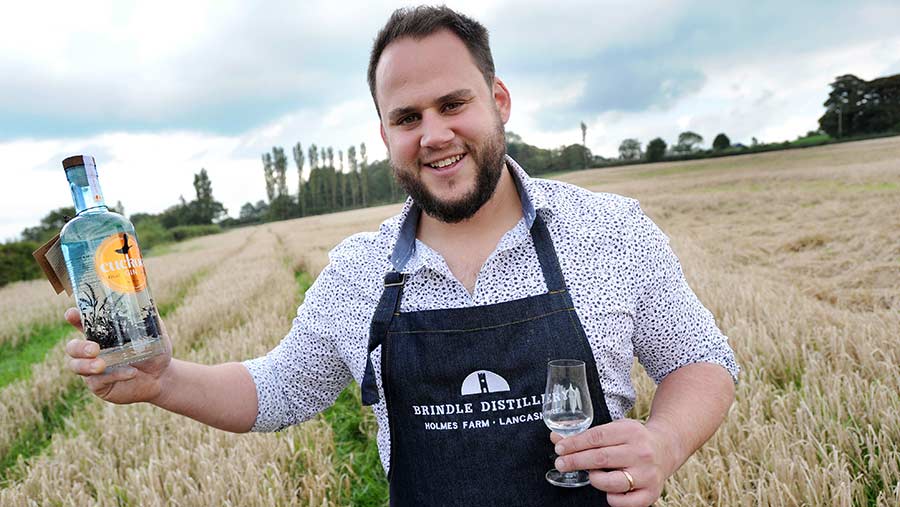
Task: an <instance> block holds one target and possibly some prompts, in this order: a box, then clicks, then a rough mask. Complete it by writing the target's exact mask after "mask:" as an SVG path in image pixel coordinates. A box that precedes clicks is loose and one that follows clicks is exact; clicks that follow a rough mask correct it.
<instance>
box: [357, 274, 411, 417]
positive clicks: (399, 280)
mask: <svg viewBox="0 0 900 507" xmlns="http://www.w3.org/2000/svg"><path fill="white" fill-rule="evenodd" d="M406 278H407V275H406V274H405V273H398V272H396V271H391V272H390V273H388V274H386V275H384V292H382V293H381V300H380V301H378V306H377V307H376V308H375V315H373V316H372V324H371V325H370V326H369V350H368V353H367V354H366V372H365V374H364V375H363V383H362V386H360V389H361V394H362V403H363V405H374V404H376V403H378V398H379V397H378V384H377V383H376V381H375V367H374V366H373V365H372V351H373V350H375V349H376V348H378V346H379V345H381V344H383V343H384V338H385V337H386V336H387V333H388V330H389V329H390V328H391V320H392V319H393V318H394V313H395V312H397V310H398V309H399V308H400V296H401V294H402V293H403V285H404V284H406Z"/></svg>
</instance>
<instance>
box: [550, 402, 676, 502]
mask: <svg viewBox="0 0 900 507" xmlns="http://www.w3.org/2000/svg"><path fill="white" fill-rule="evenodd" d="M550 440H551V441H553V443H554V444H556V454H558V455H559V458H558V459H557V460H556V469H557V470H559V471H560V472H571V471H574V470H588V471H589V472H590V477H591V485H592V486H593V487H595V488H597V489H599V490H602V491H606V493H607V496H606V497H607V501H608V502H609V505H610V506H611V507H646V506H648V505H650V504H652V503H653V502H655V501H656V500H657V499H658V498H659V495H660V493H662V489H663V483H664V482H665V481H666V479H667V478H668V477H669V476H670V475H671V474H672V473H674V471H675V470H674V469H675V466H676V465H675V464H674V462H675V461H676V458H675V457H674V455H673V454H674V453H673V452H672V449H670V447H669V446H670V445H671V443H670V439H668V438H666V436H665V435H664V434H663V433H662V431H661V430H660V431H654V429H653V428H651V427H648V426H645V425H644V424H641V423H640V422H639V421H635V420H633V419H620V420H617V421H613V422H611V423H607V424H603V425H600V426H595V427H593V428H589V429H588V430H587V431H585V432H583V433H580V434H578V435H574V436H571V437H569V438H562V437H561V436H560V435H559V434H557V433H551V435H550ZM623 471H624V472H623ZM629 479H631V480H630V481H629ZM632 482H633V484H632Z"/></svg>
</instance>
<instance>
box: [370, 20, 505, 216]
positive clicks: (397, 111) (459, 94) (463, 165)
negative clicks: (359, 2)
mask: <svg viewBox="0 0 900 507" xmlns="http://www.w3.org/2000/svg"><path fill="white" fill-rule="evenodd" d="M375 76H376V79H375V82H376V97H377V99H378V105H379V109H380V111H381V137H382V139H384V143H385V146H387V149H388V154H389V156H390V159H391V166H392V167H393V168H394V174H395V175H396V177H397V180H398V181H399V182H400V184H401V185H402V186H403V188H404V190H406V191H407V192H408V193H409V194H410V195H411V196H412V198H413V199H414V200H415V201H416V203H417V204H418V205H419V206H420V207H421V208H422V210H423V211H425V212H426V213H428V214H429V215H430V216H432V217H434V218H437V219H438V220H442V221H444V222H449V223H454V222H459V221H461V220H465V219H467V218H469V217H471V216H472V215H473V214H475V212H476V211H478V209H480V208H481V206H482V205H483V204H484V203H485V202H487V200H488V199H490V197H491V195H493V192H494V189H495V188H496V186H497V181H498V180H499V178H500V174H501V171H502V169H503V167H504V164H503V155H504V154H505V153H506V141H505V137H504V131H503V124H504V123H506V121H507V120H508V119H509V106H510V100H509V92H508V91H507V90H506V87H505V86H504V85H503V83H502V82H500V80H499V79H496V78H495V79H494V82H493V86H492V87H488V86H487V83H485V80H484V77H483V76H482V74H481V72H480V71H479V70H478V67H477V66H476V65H475V63H474V61H473V60H472V56H471V55H470V54H469V51H468V49H467V48H466V46H465V44H464V43H463V42H462V41H461V40H460V39H459V38H458V37H456V35H454V34H453V33H452V32H450V31H447V30H442V31H439V32H436V33H434V34H432V35H429V36H428V37H426V38H424V39H421V40H415V39H412V38H408V37H407V38H402V39H398V40H396V41H394V42H392V43H391V44H390V45H388V47H387V48H385V50H384V52H383V53H382V54H381V59H380V60H379V62H378V67H377V69H376V73H375Z"/></svg>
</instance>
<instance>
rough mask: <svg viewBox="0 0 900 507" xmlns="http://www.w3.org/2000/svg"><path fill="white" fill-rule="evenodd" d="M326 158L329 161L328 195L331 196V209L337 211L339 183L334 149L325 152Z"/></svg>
mask: <svg viewBox="0 0 900 507" xmlns="http://www.w3.org/2000/svg"><path fill="white" fill-rule="evenodd" d="M325 157H326V158H327V159H328V193H329V195H330V196H331V209H332V210H335V209H337V196H338V181H337V172H335V170H334V149H333V148H332V147H331V146H329V147H328V148H327V149H326V150H325Z"/></svg>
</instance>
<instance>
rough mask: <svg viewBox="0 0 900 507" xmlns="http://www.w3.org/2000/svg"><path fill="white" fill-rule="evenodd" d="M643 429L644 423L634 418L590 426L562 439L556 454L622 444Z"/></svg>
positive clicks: (557, 446)
mask: <svg viewBox="0 0 900 507" xmlns="http://www.w3.org/2000/svg"><path fill="white" fill-rule="evenodd" d="M642 430H643V425H642V424H641V423H639V422H638V421H635V420H633V419H619V420H618V421H613V422H611V423H606V424H601V425H600V426H594V427H593V428H588V429H587V430H586V431H584V432H582V433H579V434H577V435H573V436H571V437H568V438H564V439H562V440H561V441H560V442H559V443H558V444H556V448H555V450H556V454H559V455H561V456H562V455H565V454H571V453H573V452H578V451H583V450H585V449H594V448H597V447H607V446H612V445H621V444H624V443H627V442H629V441H630V440H631V439H632V438H634V437H636V436H637V435H638V434H639V432H640V431H642Z"/></svg>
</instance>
